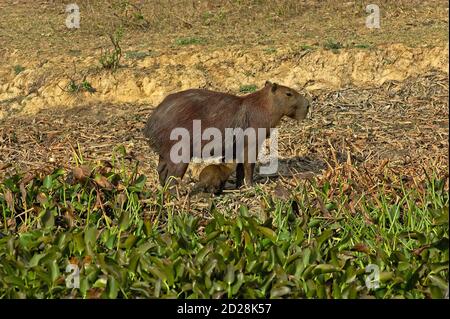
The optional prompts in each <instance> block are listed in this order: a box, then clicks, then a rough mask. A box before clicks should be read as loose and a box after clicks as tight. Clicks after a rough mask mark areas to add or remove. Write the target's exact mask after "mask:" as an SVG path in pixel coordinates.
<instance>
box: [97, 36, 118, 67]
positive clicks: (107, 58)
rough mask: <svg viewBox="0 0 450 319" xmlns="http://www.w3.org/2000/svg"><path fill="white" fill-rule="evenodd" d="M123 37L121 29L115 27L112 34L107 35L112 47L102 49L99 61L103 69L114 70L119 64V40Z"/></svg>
mask: <svg viewBox="0 0 450 319" xmlns="http://www.w3.org/2000/svg"><path fill="white" fill-rule="evenodd" d="M122 37H123V29H122V28H117V29H116V31H115V32H114V34H110V35H109V39H110V40H111V43H112V45H113V48H112V49H108V50H106V51H104V52H103V51H102V54H101V56H100V59H99V62H100V64H101V66H102V67H103V68H104V69H112V70H116V69H117V68H118V67H119V66H120V59H121V58H122V48H121V47H120V41H121V40H122Z"/></svg>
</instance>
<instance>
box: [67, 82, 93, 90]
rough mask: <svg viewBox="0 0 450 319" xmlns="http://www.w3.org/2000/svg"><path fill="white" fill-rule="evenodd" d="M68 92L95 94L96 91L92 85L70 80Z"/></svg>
mask: <svg viewBox="0 0 450 319" xmlns="http://www.w3.org/2000/svg"><path fill="white" fill-rule="evenodd" d="M67 91H68V92H69V93H80V92H89V93H94V92H95V91H96V90H95V88H93V87H92V85H91V83H89V82H88V81H86V80H84V81H82V82H81V83H77V82H76V81H74V80H70V81H69V83H68V84H67Z"/></svg>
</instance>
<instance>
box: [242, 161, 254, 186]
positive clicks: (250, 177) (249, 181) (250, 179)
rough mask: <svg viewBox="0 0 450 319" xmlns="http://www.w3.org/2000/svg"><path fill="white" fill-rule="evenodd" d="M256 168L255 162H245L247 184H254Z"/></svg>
mask: <svg viewBox="0 0 450 319" xmlns="http://www.w3.org/2000/svg"><path fill="white" fill-rule="evenodd" d="M254 170H255V163H244V172H245V184H246V185H247V186H252V185H253V172H254Z"/></svg>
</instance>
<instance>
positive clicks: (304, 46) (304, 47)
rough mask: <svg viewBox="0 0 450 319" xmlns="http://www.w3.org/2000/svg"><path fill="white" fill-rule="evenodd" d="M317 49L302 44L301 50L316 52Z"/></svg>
mask: <svg viewBox="0 0 450 319" xmlns="http://www.w3.org/2000/svg"><path fill="white" fill-rule="evenodd" d="M314 49H315V48H314V47H313V46H311V45H307V44H302V45H301V46H300V50H301V51H311V50H314Z"/></svg>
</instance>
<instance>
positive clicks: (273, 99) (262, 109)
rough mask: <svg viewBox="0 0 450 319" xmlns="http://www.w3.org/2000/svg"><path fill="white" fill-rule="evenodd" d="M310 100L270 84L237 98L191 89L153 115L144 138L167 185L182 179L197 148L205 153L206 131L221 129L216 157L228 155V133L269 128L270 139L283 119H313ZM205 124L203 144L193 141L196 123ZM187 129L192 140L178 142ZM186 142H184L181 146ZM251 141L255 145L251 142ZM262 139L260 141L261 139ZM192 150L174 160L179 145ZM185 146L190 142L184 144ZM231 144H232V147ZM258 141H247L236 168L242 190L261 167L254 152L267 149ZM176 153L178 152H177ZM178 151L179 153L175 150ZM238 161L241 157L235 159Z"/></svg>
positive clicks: (170, 99) (171, 97)
mask: <svg viewBox="0 0 450 319" xmlns="http://www.w3.org/2000/svg"><path fill="white" fill-rule="evenodd" d="M308 110H309V101H308V100H307V99H306V98H305V97H304V96H303V95H301V94H300V93H298V92H297V91H295V90H294V89H292V88H289V87H286V86H282V85H278V84H276V83H271V82H269V81H267V82H266V84H265V86H264V87H263V88H262V89H260V90H258V91H256V92H254V93H250V94H247V95H244V96H236V95H232V94H228V93H221V92H215V91H210V90H205V89H190V90H186V91H181V92H177V93H173V94H170V95H168V96H167V97H166V98H165V99H164V100H163V101H162V102H161V103H160V104H159V105H158V107H157V108H156V109H155V110H154V111H153V113H151V115H150V116H149V118H148V120H147V123H146V126H145V128H144V135H145V136H146V137H147V138H148V142H149V144H150V146H151V147H152V148H153V149H154V150H155V151H156V153H158V155H159V163H158V168H157V170H158V174H159V180H160V183H161V184H162V185H164V184H165V183H166V181H167V179H168V178H169V177H170V176H173V177H175V178H182V177H183V176H184V173H185V172H186V169H187V168H188V165H189V161H190V160H191V159H192V158H193V153H194V152H193V150H194V149H199V147H200V149H202V150H203V148H204V146H205V145H206V144H208V143H210V140H205V139H204V137H203V133H204V131H205V129H206V128H216V129H217V130H218V132H220V133H221V135H220V136H221V138H222V143H223V144H222V145H223V148H222V149H221V154H210V155H211V156H216V157H217V156H219V157H220V156H222V157H223V156H224V153H226V150H225V149H226V148H229V147H233V149H235V144H233V145H232V146H230V145H229V144H230V143H229V140H228V142H227V140H226V139H225V135H226V134H225V129H227V128H231V129H236V128H240V129H242V130H246V129H247V128H253V129H255V130H256V131H258V129H265V130H266V136H265V137H264V138H268V137H269V136H270V129H271V128H274V127H276V126H277V125H278V124H279V122H280V120H281V118H282V117H283V116H288V117H291V118H293V119H296V120H302V119H304V118H305V117H306V116H307V113H308ZM194 120H200V121H201V134H202V138H200V141H199V142H197V143H195V142H194V141H195V138H193V130H194V129H193V123H194V122H193V121H194ZM176 128H178V130H179V129H180V128H181V129H182V130H185V131H187V132H188V133H189V136H190V139H189V141H187V142H184V140H183V139H177V138H172V139H171V133H172V132H174V129H176ZM180 141H181V142H180ZM249 141H250V142H249ZM256 141H259V139H256ZM180 143H181V144H182V146H183V147H187V148H189V149H190V152H189V153H188V158H187V160H183V161H181V162H180V161H172V159H171V150H172V147H173V146H174V145H177V147H179V146H180ZM183 143H184V144H183ZM227 143H228V144H227ZM233 143H236V142H235V141H234V142H233ZM257 143H258V142H256V143H253V144H252V141H251V140H250V139H248V138H247V137H245V142H244V153H245V154H244V157H243V161H240V162H239V163H238V164H237V166H236V186H237V187H240V186H241V185H242V183H243V182H244V178H245V183H246V184H247V185H249V186H250V185H252V183H253V171H254V167H255V163H254V162H252V161H251V158H250V160H249V158H248V156H247V152H248V150H249V149H253V150H256V153H257V152H258V150H259V148H260V146H261V145H259V144H258V145H255V144H257ZM174 149H175V148H174ZM172 152H173V151H172ZM172 155H173V153H172ZM233 156H234V157H233V160H234V158H236V157H237V156H238V155H237V154H234V155H233Z"/></svg>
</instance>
